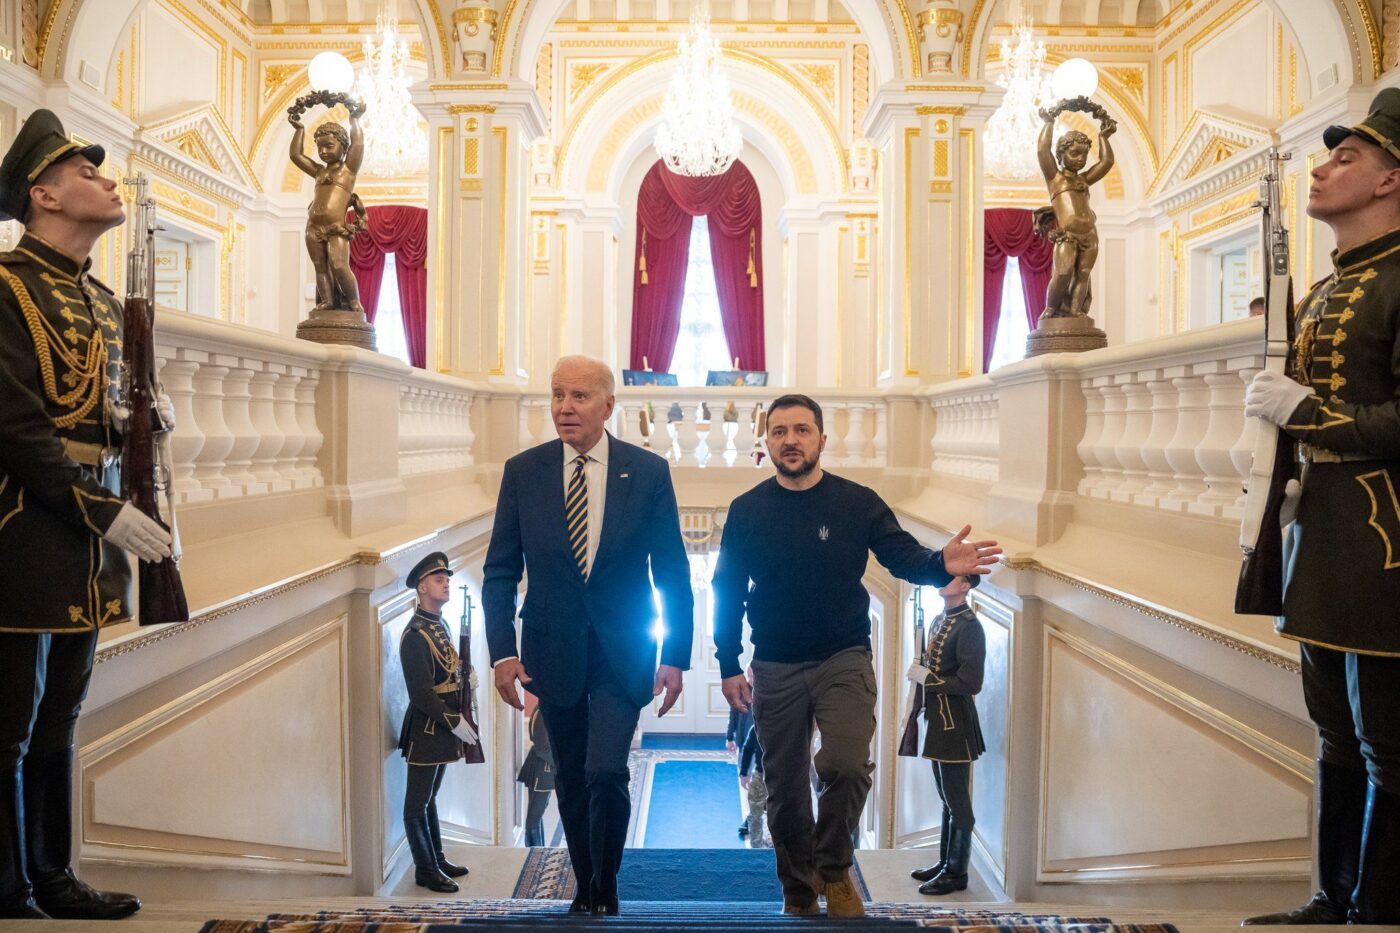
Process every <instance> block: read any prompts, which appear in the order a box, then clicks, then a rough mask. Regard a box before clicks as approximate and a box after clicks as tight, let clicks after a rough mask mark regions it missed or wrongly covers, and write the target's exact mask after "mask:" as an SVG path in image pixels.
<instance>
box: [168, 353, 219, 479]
mask: <svg viewBox="0 0 1400 933" xmlns="http://www.w3.org/2000/svg"><path fill="white" fill-rule="evenodd" d="M162 350H163V351H165V352H172V351H169V350H166V348H162ZM189 352H190V351H187V350H180V351H178V353H179V356H178V358H176V359H164V360H162V361H161V367H160V380H161V383H162V385H163V386H164V388H165V392H166V394H167V395H169V396H170V402H171V404H172V405H174V406H175V431H174V433H173V434H171V435H170V456H171V459H172V460H173V461H174V462H173V463H172V464H171V465H170V467H171V479H170V481H171V484H172V488H173V489H174V493H175V501H176V502H177V503H180V504H182V505H183V504H185V503H187V502H203V501H205V500H207V499H212V498H213V495H214V494H213V493H212V492H211V491H209V490H207V489H204V488H203V487H202V486H200V484H199V480H198V479H196V478H195V475H194V468H195V462H196V461H197V460H198V459H199V452H200V450H201V449H203V447H204V433H203V431H202V430H201V428H200V425H199V419H198V418H197V417H195V411H194V395H195V390H194V376H195V374H196V373H197V372H199V363H198V362H196V361H195V360H191V359H188V358H187V357H186V356H185V354H187V353H189Z"/></svg>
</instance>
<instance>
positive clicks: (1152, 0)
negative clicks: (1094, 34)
mask: <svg viewBox="0 0 1400 933" xmlns="http://www.w3.org/2000/svg"><path fill="white" fill-rule="evenodd" d="M1016 2H1017V0H1002V3H1001V5H1000V11H999V12H1000V16H999V19H1000V20H1003V21H1007V20H1010V18H1011V17H1012V16H1013V15H1014V13H1013V11H1012V6H1013V5H1014V4H1015V3H1016ZM1020 2H1021V3H1023V4H1024V6H1025V7H1026V8H1027V11H1028V12H1029V13H1030V14H1031V18H1032V19H1033V20H1035V24H1036V25H1037V26H1059V25H1070V26H1078V25H1085V26H1147V27H1151V26H1155V25H1156V24H1157V21H1158V20H1160V19H1161V18H1162V17H1163V16H1164V15H1166V13H1167V11H1168V10H1169V9H1170V8H1171V7H1173V6H1177V5H1179V4H1180V3H1181V0H1020Z"/></svg>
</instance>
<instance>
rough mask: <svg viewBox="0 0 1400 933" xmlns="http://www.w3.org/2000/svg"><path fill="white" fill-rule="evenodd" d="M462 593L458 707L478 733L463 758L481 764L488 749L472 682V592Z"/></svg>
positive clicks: (464, 748)
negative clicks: (484, 744) (460, 683)
mask: <svg viewBox="0 0 1400 933" xmlns="http://www.w3.org/2000/svg"><path fill="white" fill-rule="evenodd" d="M462 595H463V596H465V597H466V602H465V603H464V604H463V605H462V625H461V630H460V632H459V633H458V636H457V656H458V658H459V660H460V661H461V664H462V669H461V677H462V695H461V705H460V706H459V707H458V708H459V709H461V711H462V719H464V720H465V721H466V723H467V725H468V726H470V727H471V730H472V731H473V732H475V733H476V744H475V745H464V746H463V747H462V753H463V754H462V760H463V761H465V762H466V763H467V764H469V765H479V764H484V763H485V762H486V749H485V748H483V747H482V739H481V727H480V726H478V725H477V723H476V691H475V690H473V689H472V683H471V667H472V594H471V593H470V592H468V591H467V588H466V587H465V586H464V587H462Z"/></svg>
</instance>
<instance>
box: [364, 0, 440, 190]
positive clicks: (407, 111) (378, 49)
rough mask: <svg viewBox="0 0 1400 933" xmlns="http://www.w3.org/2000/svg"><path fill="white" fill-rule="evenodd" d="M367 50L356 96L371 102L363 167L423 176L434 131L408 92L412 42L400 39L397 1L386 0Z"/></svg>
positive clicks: (378, 172)
mask: <svg viewBox="0 0 1400 933" xmlns="http://www.w3.org/2000/svg"><path fill="white" fill-rule="evenodd" d="M363 51H364V56H365V61H364V64H363V65H362V66H361V68H360V73H359V75H358V76H357V78H356V80H355V96H357V97H359V98H360V99H361V100H363V101H364V102H365V115H364V116H363V117H361V118H360V122H361V125H362V126H363V127H364V132H365V165H364V169H363V170H364V171H366V172H368V173H369V174H371V175H380V176H386V175H387V176H396V177H397V176H404V175H421V174H423V173H425V172H427V170H428V135H427V132H426V131H425V129H424V127H423V125H422V123H421V121H420V118H419V116H418V110H417V109H416V108H415V107H414V106H413V101H412V100H411V99H409V96H408V88H409V85H410V84H412V79H410V78H409V76H408V72H407V70H406V68H405V66H406V65H407V63H408V42H406V41H405V40H403V39H400V38H399V21H398V17H397V16H395V15H394V13H393V11H392V7H391V0H380V3H379V15H378V16H376V17H375V21H374V37H373V38H369V39H366V40H365V43H364V46H363Z"/></svg>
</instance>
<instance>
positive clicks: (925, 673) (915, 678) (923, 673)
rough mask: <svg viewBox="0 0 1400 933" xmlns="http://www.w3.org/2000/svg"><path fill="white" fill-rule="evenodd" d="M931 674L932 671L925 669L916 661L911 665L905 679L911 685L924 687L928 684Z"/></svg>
mask: <svg viewBox="0 0 1400 933" xmlns="http://www.w3.org/2000/svg"><path fill="white" fill-rule="evenodd" d="M931 673H932V671H930V670H929V669H928V668H926V667H924V666H923V665H922V664H920V663H919V662H918V661H914V662H913V663H911V664H910V665H909V670H908V671H906V672H905V674H904V679H905V680H907V681H909V682H910V683H911V684H918V685H919V686H920V687H922V686H924V685H925V684H927V683H928V678H929V674H931Z"/></svg>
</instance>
